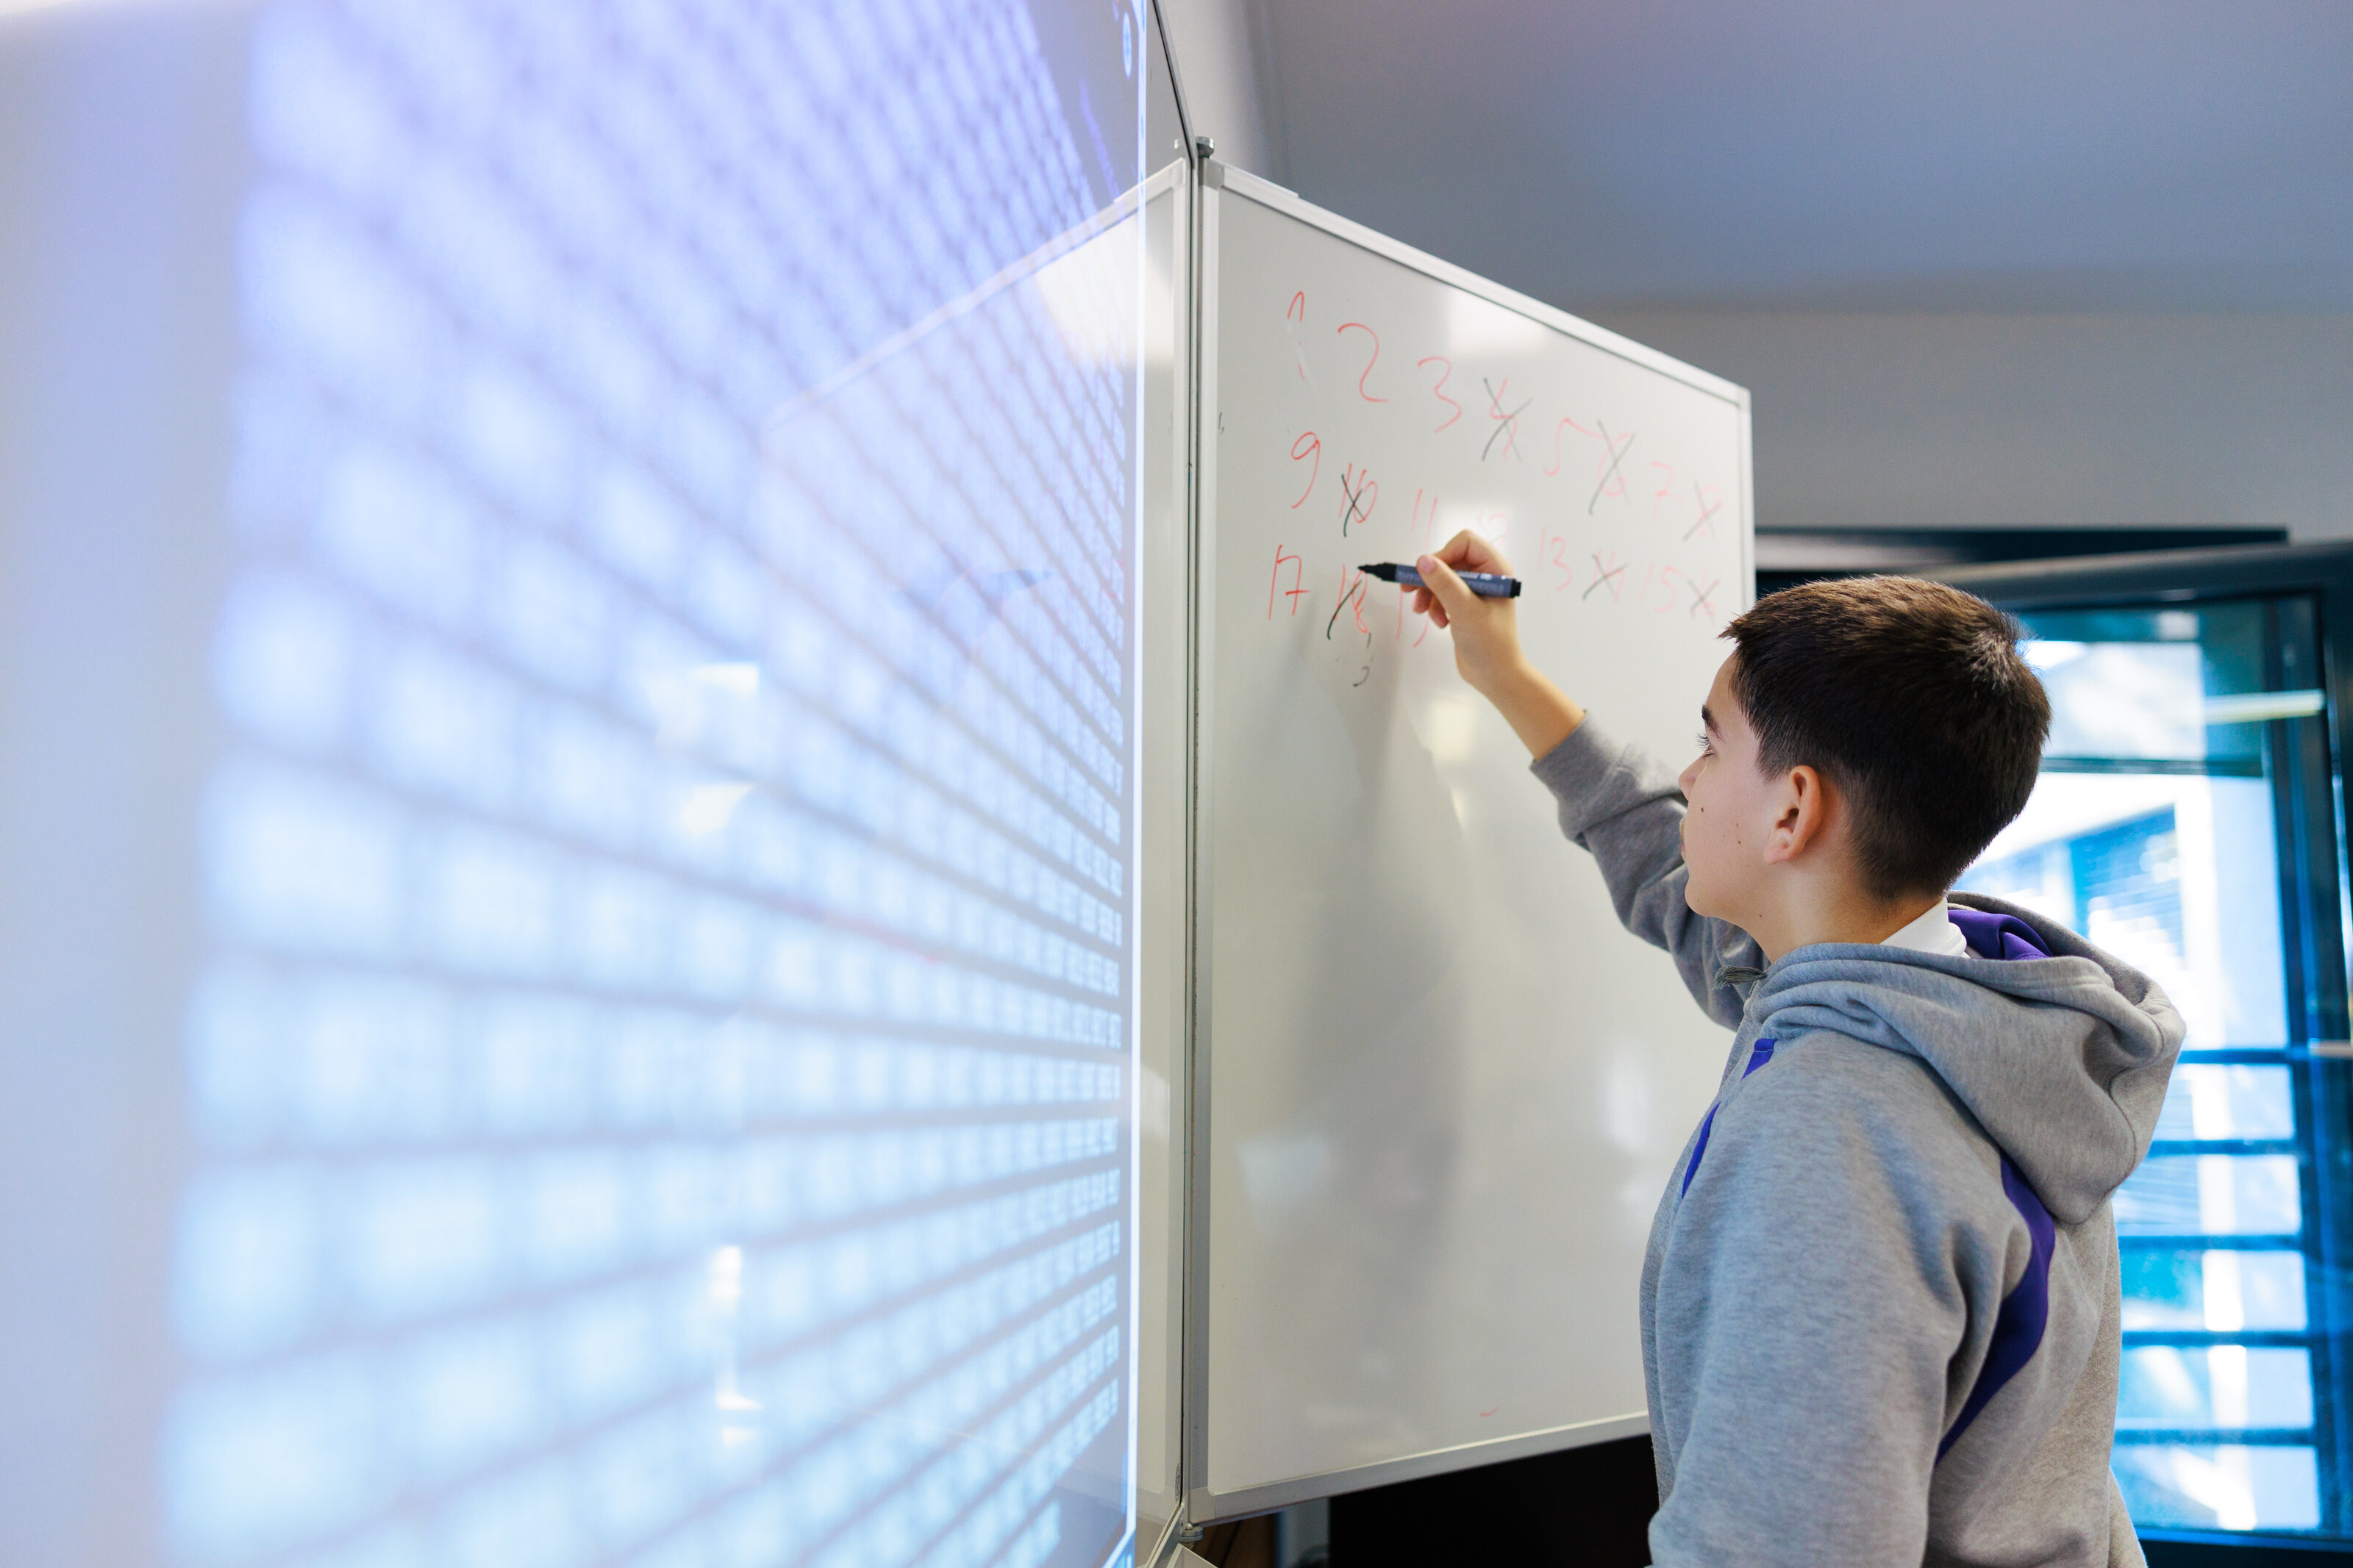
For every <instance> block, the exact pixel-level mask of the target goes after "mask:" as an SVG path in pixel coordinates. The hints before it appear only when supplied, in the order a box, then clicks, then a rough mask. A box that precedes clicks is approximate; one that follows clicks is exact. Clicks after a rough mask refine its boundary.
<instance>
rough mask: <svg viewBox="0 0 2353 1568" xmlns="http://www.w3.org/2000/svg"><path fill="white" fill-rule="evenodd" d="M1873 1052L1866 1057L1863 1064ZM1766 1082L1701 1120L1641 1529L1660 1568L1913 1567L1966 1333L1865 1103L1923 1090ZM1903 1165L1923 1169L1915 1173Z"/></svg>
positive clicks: (1665, 1305) (1939, 1222)
mask: <svg viewBox="0 0 2353 1568" xmlns="http://www.w3.org/2000/svg"><path fill="white" fill-rule="evenodd" d="M1858 1048H1859V1049H1872V1050H1873V1054H1874V1055H1876V1054H1881V1053H1878V1052H1876V1049H1875V1047H1858ZM1783 1055H1784V1059H1783V1060H1782V1061H1779V1062H1776V1063H1771V1064H1768V1065H1767V1066H1766V1067H1764V1068H1760V1069H1759V1070H1758V1071H1757V1072H1756V1073H1755V1074H1753V1075H1752V1076H1750V1077H1749V1078H1747V1079H1744V1080H1742V1081H1741V1085H1740V1087H1739V1089H1737V1090H1736V1092H1735V1093H1734V1094H1733V1095H1732V1096H1731V1097H1730V1098H1729V1099H1727V1100H1725V1102H1724V1103H1723V1104H1722V1106H1721V1108H1720V1110H1719V1111H1718V1112H1717V1114H1716V1115H1715V1118H1714V1125H1713V1137H1712V1138H1711V1139H1710V1140H1709V1146H1708V1147H1707V1148H1706V1150H1705V1159H1704V1162H1703V1163H1701V1164H1700V1165H1699V1167H1698V1169H1697V1170H1696V1171H1695V1172H1694V1175H1693V1179H1692V1181H1691V1184H1689V1186H1687V1187H1686V1188H1685V1189H1684V1191H1683V1195H1682V1199H1681V1201H1680V1204H1679V1205H1678V1208H1677V1210H1676V1213H1675V1215H1674V1218H1673V1221H1672V1226H1673V1228H1672V1233H1671V1237H1670V1240H1669V1242H1668V1246H1667V1248H1666V1251H1665V1252H1664V1254H1663V1255H1662V1258H1661V1260H1660V1265H1659V1275H1658V1285H1657V1294H1656V1298H1655V1300H1656V1301H1657V1303H1658V1308H1657V1317H1656V1321H1655V1328H1654V1336H1655V1337H1654V1343H1655V1344H1656V1346H1657V1347H1658V1354H1659V1365H1658V1373H1657V1375H1658V1386H1659V1389H1660V1390H1661V1392H1662V1396H1663V1405H1664V1409H1665V1413H1666V1415H1667V1417H1668V1419H1667V1420H1662V1431H1661V1434H1660V1436H1661V1437H1662V1440H1663V1442H1664V1445H1665V1447H1667V1448H1668V1450H1669V1451H1670V1452H1672V1454H1673V1455H1674V1460H1673V1474H1672V1484H1671V1489H1670V1490H1669V1491H1668V1494H1667V1496H1666V1498H1665V1499H1664V1500H1663V1502H1662V1505H1661V1507H1660V1510H1659V1512H1658V1514H1657V1516H1656V1518H1655V1519H1654V1520H1653V1521H1652V1522H1651V1561H1652V1562H1653V1563H1658V1564H1659V1565H1660V1568H1700V1565H1702V1564H1708V1565H1715V1564H1721V1563H1743V1564H1758V1565H1775V1564H1787V1565H1788V1568H1819V1565H1820V1564H1824V1563H1917V1562H1919V1561H1920V1560H1921V1557H1922V1554H1923V1552H1925V1551H1926V1544H1927V1531H1928V1490H1929V1483H1930V1479H1931V1476H1932V1474H1933V1472H1934V1470H1935V1468H1936V1447H1937V1442H1938V1440H1939V1438H1940V1437H1941V1436H1942V1434H1943V1430H1944V1426H1945V1422H1946V1413H1947V1398H1948V1384H1947V1376H1948V1369H1949V1367H1950V1365H1951V1363H1952V1360H1953V1357H1954V1355H1955V1353H1956V1352H1957V1348H1958V1347H1959V1346H1960V1344H1961V1342H1962V1340H1963V1338H1964V1336H1965V1334H1967V1332H1968V1322H1969V1317H1968V1306H1967V1295H1968V1291H1967V1289H1966V1288H1965V1287H1964V1286H1963V1285H1962V1284H1961V1283H1960V1281H1959V1280H1958V1279H1957V1276H1956V1273H1955V1270H1954V1268H1953V1261H1952V1259H1951V1258H1949V1257H1947V1250H1946V1249H1947V1247H1949V1246H1950V1245H1951V1243H1952V1241H1953V1236H1954V1228H1955V1227H1954V1226H1953V1224H1952V1223H1951V1216H1949V1215H1943V1214H1941V1213H1938V1212H1931V1210H1932V1209H1933V1205H1934V1198H1933V1195H1932V1194H1923V1193H1922V1191H1921V1190H1920V1189H1921V1183H1920V1179H1919V1176H1918V1173H1917V1172H1916V1171H1915V1172H1914V1173H1913V1174H1912V1176H1911V1177H1910V1178H1909V1179H1908V1180H1907V1179H1906V1178H1905V1175H1904V1172H1905V1169H1906V1168H1907V1167H1906V1163H1905V1162H1906V1160H1907V1154H1906V1152H1905V1147H1901V1146H1899V1143H1900V1142H1901V1139H1900V1135H1899V1133H1898V1132H1897V1131H1895V1129H1894V1122H1893V1121H1892V1120H1891V1119H1888V1118H1883V1117H1873V1115H1872V1114H1871V1113H1870V1112H1869V1111H1868V1110H1863V1109H1859V1108H1858V1104H1857V1100H1858V1099H1859V1098H1860V1099H1862V1100H1869V1099H1870V1098H1872V1094H1873V1090H1874V1089H1884V1088H1886V1087H1888V1086H1885V1085H1881V1084H1878V1083H1877V1082H1876V1081H1875V1080H1876V1079H1877V1076H1878V1074H1879V1073H1881V1072H1883V1071H1894V1072H1897V1073H1903V1072H1916V1071H1917V1070H1918V1069H1917V1067H1916V1064H1913V1063H1910V1062H1908V1061H1905V1060H1903V1059H1901V1058H1895V1057H1894V1056H1893V1055H1892V1054H1889V1055H1888V1059H1887V1061H1886V1062H1884V1063H1872V1064H1869V1065H1867V1066H1864V1067H1863V1068H1862V1069H1861V1070H1862V1076H1863V1079H1870V1080H1873V1081H1859V1080H1858V1079H1856V1077H1855V1074H1854V1073H1852V1072H1844V1073H1841V1072H1837V1071H1832V1072H1829V1073H1821V1072H1816V1071H1810V1070H1806V1069H1807V1068H1810V1067H1811V1066H1812V1065H1813V1064H1810V1063H1803V1062H1792V1061H1789V1060H1788V1059H1787V1055H1788V1053H1787V1049H1786V1047H1785V1050H1784V1053H1783ZM1909 1157H1910V1158H1911V1159H1912V1161H1913V1163H1915V1164H1916V1163H1917V1153H1916V1151H1914V1152H1913V1154H1912V1155H1911V1156H1909Z"/></svg>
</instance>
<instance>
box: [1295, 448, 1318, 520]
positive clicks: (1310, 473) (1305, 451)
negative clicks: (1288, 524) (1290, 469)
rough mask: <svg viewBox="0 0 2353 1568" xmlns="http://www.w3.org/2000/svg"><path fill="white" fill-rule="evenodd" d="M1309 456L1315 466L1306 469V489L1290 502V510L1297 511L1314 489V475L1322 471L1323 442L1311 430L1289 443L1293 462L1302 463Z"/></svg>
mask: <svg viewBox="0 0 2353 1568" xmlns="http://www.w3.org/2000/svg"><path fill="white" fill-rule="evenodd" d="M1308 458H1314V459H1315V466H1314V467H1313V468H1309V469H1308V470H1307V489H1303V490H1301V491H1300V492H1299V500H1295V501H1293V502H1292V503H1291V510H1293V511H1297V510H1299V509H1300V507H1301V505H1302V504H1303V503H1304V502H1305V501H1306V500H1307V497H1308V495H1309V494H1310V493H1311V492H1313V491H1314V489H1315V476H1316V475H1318V474H1320V473H1322V472H1323V471H1324V443H1323V442H1322V441H1320V440H1318V439H1316V437H1315V432H1314V431H1313V430H1310V431H1307V432H1305V433H1304V434H1303V435H1302V436H1301V437H1299V439H1298V440H1296V441H1293V443H1292V444H1291V460H1292V461H1293V462H1294V463H1303V462H1305V461H1307V459H1308Z"/></svg>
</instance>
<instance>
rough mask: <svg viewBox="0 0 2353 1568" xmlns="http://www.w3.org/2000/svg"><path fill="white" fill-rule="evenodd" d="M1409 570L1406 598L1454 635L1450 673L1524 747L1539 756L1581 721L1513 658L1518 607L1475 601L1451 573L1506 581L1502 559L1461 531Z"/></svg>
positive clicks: (1519, 657) (1556, 692)
mask: <svg viewBox="0 0 2353 1568" xmlns="http://www.w3.org/2000/svg"><path fill="white" fill-rule="evenodd" d="M1414 565H1415V567H1416V568H1417V569H1419V571H1420V573H1421V580H1422V582H1423V584H1425V585H1424V586H1422V587H1419V588H1416V589H1415V590H1414V591H1413V607H1414V609H1415V610H1417V611H1418V612H1419V613H1421V614H1423V615H1426V616H1429V617H1430V619H1431V620H1432V621H1434V622H1436V623H1437V624H1438V625H1440V626H1447V627H1450V628H1451V629H1452V631H1453V633H1454V668H1455V669H1456V670H1458V671H1460V672H1461V676H1462V679H1464V680H1465V681H1467V682H1469V683H1470V686H1471V689H1472V690H1473V691H1476V692H1478V693H1479V694H1480V695H1481V696H1482V697H1484V698H1485V699H1486V700H1488V701H1490V702H1492V703H1493V704H1494V705H1495V707H1496V709H1497V710H1498V711H1500V712H1501V713H1502V714H1503V715H1504V719H1505V720H1506V721H1509V723H1510V724H1511V726H1512V729H1513V730H1514V731H1515V732H1516V733H1517V734H1518V735H1519V737H1520V740H1521V741H1522V742H1524V743H1525V745H1526V746H1527V748H1528V753H1529V754H1530V755H1531V756H1537V757H1541V756H1543V755H1544V754H1545V753H1546V752H1549V751H1551V750H1552V749H1553V748H1554V747H1555V746H1557V745H1559V744H1560V743H1561V742H1563V741H1565V740H1567V739H1568V735H1569V731H1572V730H1575V729H1576V728H1577V726H1578V725H1579V724H1582V723H1584V722H1585V710H1584V709H1582V708H1579V707H1578V706H1577V704H1576V703H1574V702H1572V701H1570V700H1568V698H1567V696H1566V695H1565V694H1563V692H1562V691H1561V689H1560V688H1559V687H1557V686H1555V685H1554V684H1553V683H1552V682H1551V681H1549V680H1547V679H1545V678H1544V677H1543V676H1542V675H1540V674H1538V673H1537V672H1536V671H1535V669H1534V668H1531V667H1530V665H1529V664H1528V661H1527V658H1526V656H1525V655H1524V654H1523V653H1522V652H1521V651H1520V620H1519V605H1518V601H1516V600H1514V599H1482V598H1481V597H1480V596H1479V595H1476V594H1473V593H1472V591H1471V590H1470V589H1468V588H1466V587H1464V586H1463V585H1462V579H1461V578H1460V577H1458V576H1456V575H1455V574H1456V573H1457V572H1492V573H1493V574H1496V575H1497V576H1500V577H1508V576H1510V575H1511V574H1512V563H1510V562H1508V561H1506V560H1504V554H1503V552H1501V551H1499V550H1497V549H1496V548H1495V547H1494V546H1493V545H1492V544H1490V543H1488V542H1486V541H1485V540H1483V539H1482V538H1480V537H1479V536H1478V535H1477V534H1475V533H1472V531H1470V530H1468V529H1465V530H1463V531H1461V533H1458V534H1456V535H1455V536H1454V537H1453V538H1451V539H1450V540H1448V541H1447V542H1446V546H1445V548H1444V549H1442V550H1440V551H1439V552H1437V553H1436V554H1435V555H1425V556H1423V557H1421V559H1419V561H1416V562H1415V563H1414Z"/></svg>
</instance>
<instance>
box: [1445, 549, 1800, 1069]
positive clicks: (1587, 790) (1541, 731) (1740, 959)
mask: <svg viewBox="0 0 2353 1568" xmlns="http://www.w3.org/2000/svg"><path fill="white" fill-rule="evenodd" d="M1419 566H1420V569H1421V574H1422V576H1423V578H1424V580H1425V581H1426V582H1428V583H1430V584H1431V586H1430V587H1427V588H1419V589H1416V590H1415V593H1414V608H1415V609H1417V610H1421V611H1425V612H1426V613H1427V614H1428V615H1429V616H1430V619H1431V620H1433V621H1435V622H1437V623H1438V624H1439V625H1440V626H1451V627H1452V628H1453V634H1454V667H1455V668H1456V669H1457V670H1459V671H1461V675H1462V679H1464V680H1465V681H1466V682H1468V683H1469V684H1470V686H1471V688H1472V689H1473V690H1475V691H1477V692H1478V693H1479V694H1480V695H1481V696H1482V697H1484V698H1486V699H1487V700H1488V701H1490V702H1492V703H1493V704H1494V705H1495V708H1496V710H1498V711H1499V712H1501V713H1502V714H1503V715H1504V720H1505V721H1507V722H1509V723H1510V725H1511V726H1512V729H1513V731H1514V733H1516V734H1517V735H1518V736H1519V738H1520V740H1521V742H1522V743H1524V744H1525V746H1526V747H1527V748H1528V753H1529V755H1530V756H1532V757H1534V758H1535V775H1536V777H1538V778H1539V779H1542V780H1543V781H1544V783H1545V784H1546V787H1547V788H1549V789H1550V790H1551V791H1552V792H1553V795H1555V797H1556V798H1557V799H1558V800H1559V802H1560V828H1561V831H1562V832H1563V833H1565V834H1567V836H1568V837H1569V839H1570V841H1571V842H1573V843H1575V844H1576V845H1577V847H1580V848H1582V849H1585V850H1588V851H1589V852H1590V853H1591V854H1592V856H1593V858H1594V860H1595V861H1596V863H1598V864H1599V866H1600V868H1601V876H1602V880H1603V881H1604V882H1605V883H1606V884H1607V885H1608V887H1609V899H1610V902H1611V903H1612V904H1613V905H1614V906H1615V907H1616V909H1617V911H1618V919H1619V921H1620V923H1621V924H1622V925H1624V926H1625V928H1626V929H1627V930H1628V931H1631V932H1633V933H1634V934H1635V935H1636V936H1639V937H1641V939H1642V940H1643V941H1645V942H1650V943H1651V945H1653V946H1655V947H1662V948H1664V949H1665V950H1666V951H1667V952H1669V953H1670V954H1671V955H1672V957H1673V958H1674V961H1675V967H1676V969H1677V970H1678V971H1679V972H1680V973H1682V975H1683V984H1684V985H1685V986H1686V987H1687V988H1688V989H1689V990H1690V992H1691V994H1692V996H1693V998H1694V1000H1695V1001H1697V1002H1698V1003H1699V1005H1700V1006H1701V1008H1702V1009H1703V1010H1704V1011H1705V1012H1706V1013H1707V1015H1708V1016H1710V1017H1712V1018H1714V1019H1715V1020H1716V1021H1717V1022H1718V1023H1720V1024H1724V1025H1725V1026H1733V1025H1736V1024H1738V1023H1739V1021H1740V1013H1741V1007H1742V1005H1743V1004H1742V999H1741V996H1740V994H1739V993H1738V992H1737V991H1736V990H1735V989H1733V987H1732V986H1731V985H1729V984H1718V982H1717V978H1716V977H1717V975H1718V974H1720V973H1722V972H1723V971H1724V970H1725V968H1726V967H1727V966H1730V967H1749V968H1758V969H1761V968H1763V967H1764V956H1763V954H1762V953H1761V952H1758V951H1757V944H1756V942H1753V941H1752V940H1750V938H1749V937H1748V935H1747V933H1746V932H1745V931H1740V930H1739V929H1737V928H1736V927H1734V926H1730V925H1726V924H1725V922H1724V921H1717V920H1711V919H1709V918H1707V917H1706V916H1704V915H1696V914H1694V913H1693V912H1692V910H1691V905H1690V904H1689V903H1687V902H1686V901H1685V900H1684V898H1683V882H1684V879H1685V876H1686V873H1685V871H1684V868H1683V832H1682V829H1683V794H1682V792H1681V791H1680V790H1678V789H1677V788H1676V787H1675V783H1674V779H1673V778H1672V775H1670V774H1669V773H1667V772H1666V770H1665V769H1664V768H1662V767H1661V766H1659V765H1658V764H1657V763H1654V762H1653V761H1652V760H1651V758H1650V757H1649V756H1647V755H1645V754H1644V753H1643V752H1641V751H1640V750H1638V749H1636V748H1634V747H1631V746H1621V745H1620V744H1617V743H1616V742H1612V741H1610V740H1609V739H1608V738H1607V737H1606V736H1605V735H1603V734H1602V733H1601V732H1600V731H1599V730H1598V729H1597V728H1596V727H1595V726H1594V725H1593V723H1592V722H1591V721H1589V720H1588V718H1587V717H1586V713H1585V710H1584V709H1583V708H1581V707H1579V706H1578V705H1577V703H1576V702H1575V701H1573V700H1570V698H1569V697H1568V696H1567V693H1565V692H1563V691H1562V690H1561V689H1560V688H1559V687H1557V686H1556V685H1554V684H1553V682H1552V681H1551V680H1550V679H1547V678H1546V676H1545V675H1544V673H1543V672H1542V671H1540V670H1538V669H1536V668H1535V667H1534V666H1533V665H1531V664H1529V663H1528V660H1527V658H1526V655H1525V654H1524V653H1523V652H1522V651H1521V648H1520V634H1519V622H1518V618H1517V611H1516V609H1515V608H1514V603H1513V601H1512V600H1510V599H1482V598H1480V597H1478V596H1477V595H1473V594H1472V593H1471V591H1470V590H1469V589H1467V588H1465V587H1463V586H1462V584H1461V580H1460V579H1459V578H1457V577H1456V576H1455V572H1456V571H1458V570H1460V571H1468V572H1493V573H1497V574H1504V575H1509V574H1510V573H1511V570H1512V567H1511V563H1509V562H1508V561H1506V560H1504V557H1503V555H1502V554H1501V553H1500V552H1498V551H1497V550H1496V549H1495V547H1494V546H1493V545H1492V544H1489V543H1488V542H1486V541H1485V540H1483V539H1482V538H1480V537H1479V536H1478V535H1477V534H1475V533H1469V532H1464V533H1458V534H1456V535H1455V536H1454V537H1453V538H1452V539H1451V540H1449V541H1448V542H1447V544H1446V547H1445V548H1444V549H1442V550H1440V552H1438V553H1437V554H1436V555H1435V556H1427V555H1426V556H1423V557H1422V558H1421V561H1420V562H1419Z"/></svg>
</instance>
